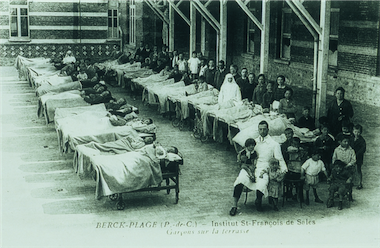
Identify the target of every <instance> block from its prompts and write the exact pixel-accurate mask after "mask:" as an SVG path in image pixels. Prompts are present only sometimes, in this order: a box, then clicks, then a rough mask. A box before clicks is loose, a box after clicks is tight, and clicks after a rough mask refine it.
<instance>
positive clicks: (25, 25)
mask: <svg viewBox="0 0 380 248" xmlns="http://www.w3.org/2000/svg"><path fill="white" fill-rule="evenodd" d="M28 34H29V32H28V17H21V36H22V37H25V36H26V37H28Z"/></svg>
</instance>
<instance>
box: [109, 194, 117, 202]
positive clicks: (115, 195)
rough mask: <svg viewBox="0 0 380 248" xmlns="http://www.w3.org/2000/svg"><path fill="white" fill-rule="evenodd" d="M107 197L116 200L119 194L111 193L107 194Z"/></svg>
mask: <svg viewBox="0 0 380 248" xmlns="http://www.w3.org/2000/svg"><path fill="white" fill-rule="evenodd" d="M108 198H109V199H110V200H111V201H116V200H117V199H118V198H119V194H112V195H109V196H108Z"/></svg>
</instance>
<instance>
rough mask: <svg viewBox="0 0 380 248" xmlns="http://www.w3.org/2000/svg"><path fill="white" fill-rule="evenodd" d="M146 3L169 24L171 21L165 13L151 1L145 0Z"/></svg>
mask: <svg viewBox="0 0 380 248" xmlns="http://www.w3.org/2000/svg"><path fill="white" fill-rule="evenodd" d="M145 3H146V4H147V5H148V6H149V7H150V8H151V9H152V10H153V12H154V13H155V14H156V15H157V16H158V17H159V18H160V19H161V20H162V21H163V22H165V23H166V24H169V19H168V18H166V16H165V15H164V13H163V12H162V11H161V10H160V9H159V8H157V7H156V6H155V5H154V4H153V3H151V2H150V1H149V0H145Z"/></svg>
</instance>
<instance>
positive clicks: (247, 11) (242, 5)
mask: <svg viewBox="0 0 380 248" xmlns="http://www.w3.org/2000/svg"><path fill="white" fill-rule="evenodd" d="M235 1H236V2H237V4H239V6H240V8H242V10H243V11H244V12H245V13H246V14H247V16H248V17H249V19H251V20H252V21H253V23H254V24H256V26H257V27H258V28H259V29H260V30H261V31H262V30H263V28H264V27H263V25H262V24H261V22H260V21H259V20H258V19H257V18H256V16H255V15H254V14H252V12H251V11H250V10H249V9H248V7H247V6H246V5H245V4H244V3H243V1H242V0H235Z"/></svg>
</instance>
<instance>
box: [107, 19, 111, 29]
mask: <svg viewBox="0 0 380 248" xmlns="http://www.w3.org/2000/svg"><path fill="white" fill-rule="evenodd" d="M108 27H109V28H110V27H112V18H108Z"/></svg>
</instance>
